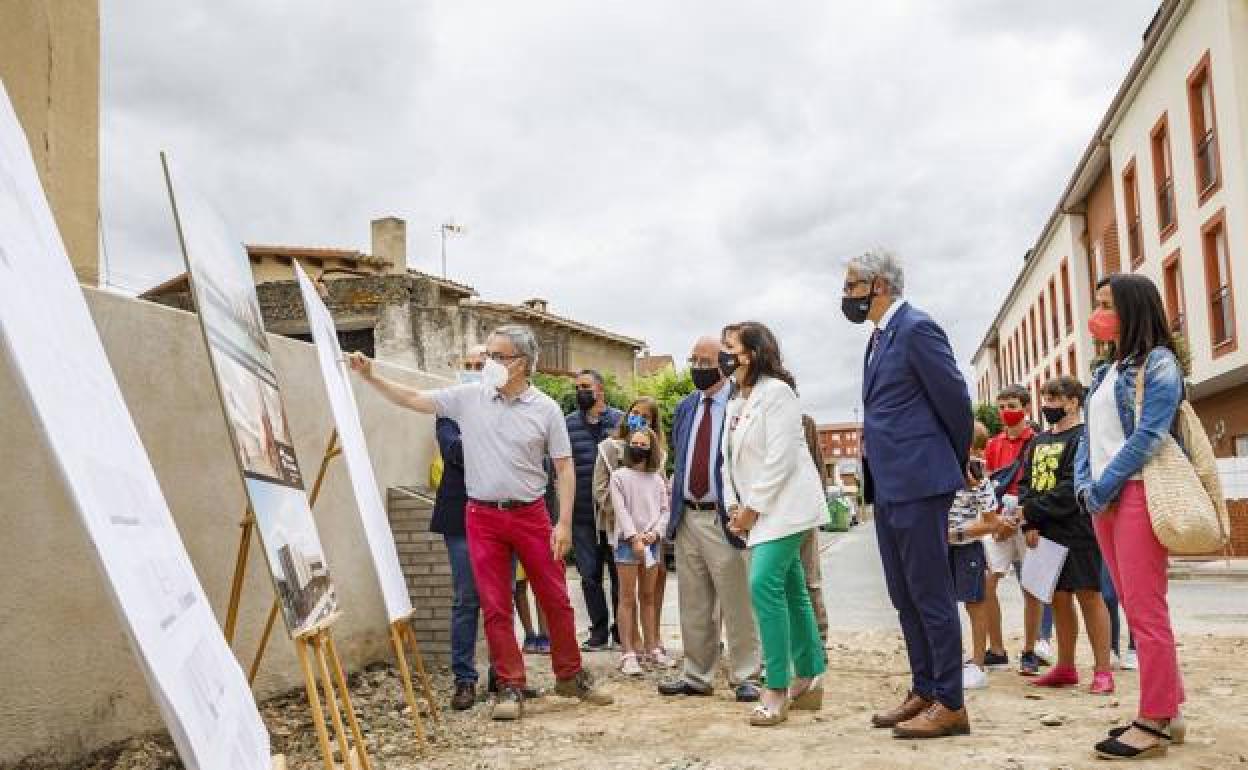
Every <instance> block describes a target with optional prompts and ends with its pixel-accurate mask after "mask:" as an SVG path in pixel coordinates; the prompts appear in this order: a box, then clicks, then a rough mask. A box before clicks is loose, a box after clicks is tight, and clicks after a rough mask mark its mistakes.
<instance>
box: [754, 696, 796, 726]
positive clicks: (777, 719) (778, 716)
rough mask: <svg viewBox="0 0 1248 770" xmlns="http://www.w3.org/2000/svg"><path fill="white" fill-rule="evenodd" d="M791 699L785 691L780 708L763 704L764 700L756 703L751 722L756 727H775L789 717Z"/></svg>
mask: <svg viewBox="0 0 1248 770" xmlns="http://www.w3.org/2000/svg"><path fill="white" fill-rule="evenodd" d="M791 703H792V701H790V700H789V696H788V693H787V692H786V693H785V696H784V700H783V701H781V703H780V707H779V708H778V709H772V708H769V707H768V706H765V705H763V702H762V701H759V702H758V703H756V704H754V709H753V710H752V711H751V712H750V724H751V725H753V726H754V727H774V726H775V725H778V724H780V723H781V722H784V721H785V720H787V719H788V718H789V705H790V704H791Z"/></svg>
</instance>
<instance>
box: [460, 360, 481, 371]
mask: <svg viewBox="0 0 1248 770" xmlns="http://www.w3.org/2000/svg"><path fill="white" fill-rule="evenodd" d="M484 367H485V364H483V363H481V362H480V361H467V362H465V363H464V371H465V372H479V371H481V370H482V369H483V368H484Z"/></svg>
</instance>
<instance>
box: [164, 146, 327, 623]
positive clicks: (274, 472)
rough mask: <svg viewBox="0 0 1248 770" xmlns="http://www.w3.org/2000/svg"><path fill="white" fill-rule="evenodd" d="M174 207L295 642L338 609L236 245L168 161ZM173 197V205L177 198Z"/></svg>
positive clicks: (245, 262) (243, 254) (211, 356)
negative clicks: (298, 637) (297, 637)
mask: <svg viewBox="0 0 1248 770" xmlns="http://www.w3.org/2000/svg"><path fill="white" fill-rule="evenodd" d="M166 163H167V164H168V165H167V168H168V179H167V181H168V184H169V193H170V197H171V203H172V204H173V206H174V213H175V215H176V218H177V223H178V227H179V232H180V235H181V239H182V248H183V256H184V257H185V258H186V267H187V270H188V271H189V272H190V276H191V289H192V292H193V294H194V296H195V307H196V309H197V310H198V311H199V322H200V324H201V325H202V326H203V330H204V338H205V340H206V342H207V345H208V360H209V361H210V362H211V363H212V371H213V374H214V376H215V377H216V381H217V388H218V391H219V392H220V394H221V404H222V407H223V409H224V411H225V421H226V425H227V427H228V428H229V431H230V438H231V440H232V441H233V443H234V449H235V454H236V458H237V460H238V463H239V471H240V472H241V474H242V476H243V484H244V486H245V487H246V491H247V496H248V499H249V500H250V502H251V510H252V511H253V512H254V513H255V516H256V529H257V531H258V532H259V534H260V543H261V544H262V545H263V547H264V554H265V558H266V562H267V564H268V566H269V572H270V574H271V575H272V577H273V585H274V591H276V593H277V597H278V599H279V601H280V604H281V608H282V620H283V621H284V622H285V625H286V630H287V632H288V633H289V634H290V635H291V636H292V637H293V636H298V635H299V634H300V633H302V632H304V631H306V630H308V629H309V628H311V627H313V626H314V625H316V623H317V622H319V621H320V620H322V619H324V618H326V617H328V616H329V615H330V614H332V613H333V612H334V610H336V609H337V607H338V595H337V591H336V590H335V588H334V583H333V579H332V576H331V574H330V571H329V564H328V562H327V561H326V559H325V549H324V547H323V546H322V545H321V537H320V533H319V532H317V529H316V521H315V519H313V518H312V509H311V508H310V507H309V506H308V496H307V494H306V493H305V491H304V486H303V473H302V471H301V470H300V468H299V460H298V458H297V457H296V456H295V449H294V440H293V438H292V437H291V433H290V425H289V423H288V421H287V419H286V406H285V403H284V402H283V401H282V393H281V389H280V387H279V384H278V381H277V373H276V371H275V369H274V366H273V356H272V354H271V353H270V352H269V343H268V339H267V338H266V337H265V334H264V319H263V318H262V316H261V314H260V302H259V300H258V299H257V298H256V285H255V279H254V278H253V277H252V272H251V262H250V260H249V259H248V258H247V250H246V248H245V247H244V246H243V243H242V241H240V240H238V239H237V238H234V237H233V235H232V234H231V233H230V228H229V227H228V226H227V225H226V223H225V222H224V220H222V219H221V217H220V216H219V215H218V214H217V212H216V210H215V209H214V208H213V206H212V205H211V204H209V203H208V202H207V201H206V200H204V199H203V198H202V197H200V196H199V195H198V194H197V193H196V191H195V190H194V188H193V187H192V186H190V185H188V184H186V183H185V181H184V180H183V178H182V177H180V176H179V175H178V174H177V173H176V169H175V168H174V166H173V164H172V163H170V162H169V161H167V160H166ZM175 193H176V197H175Z"/></svg>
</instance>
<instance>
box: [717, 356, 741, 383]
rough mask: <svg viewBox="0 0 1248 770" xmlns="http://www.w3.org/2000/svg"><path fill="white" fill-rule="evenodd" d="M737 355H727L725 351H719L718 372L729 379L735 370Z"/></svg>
mask: <svg viewBox="0 0 1248 770" xmlns="http://www.w3.org/2000/svg"><path fill="white" fill-rule="evenodd" d="M737 366H738V362H737V354H736V353H729V352H728V351H726V350H721V351H719V370H720V371H721V372H723V373H724V376H725V377H731V376H732V373H733V372H735V371H736V370H737Z"/></svg>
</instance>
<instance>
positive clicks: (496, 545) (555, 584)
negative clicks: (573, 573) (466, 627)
mask: <svg viewBox="0 0 1248 770" xmlns="http://www.w3.org/2000/svg"><path fill="white" fill-rule="evenodd" d="M465 525H466V527H467V533H468V555H469V557H470V558H471V559H472V574H473V576H474V577H475V578H476V582H477V596H478V597H479V599H480V601H481V611H482V613H483V614H484V616H485V638H486V641H487V642H488V643H489V647H490V662H491V663H492V664H493V666H494V673H495V674H496V675H497V676H498V682H499V685H500V686H504V685H505V686H508V687H524V684H525V681H524V655H523V654H522V653H521V652H520V645H519V644H518V643H517V642H516V621H515V610H514V604H513V598H512V590H513V588H514V586H515V574H514V572H513V570H512V561H511V560H512V555H513V554H514V555H515V556H516V557H517V558H518V559H519V560H520V564H521V565H523V566H524V572H525V575H526V576H527V578H528V581H529V585H531V586H533V593H534V594H535V595H536V596H537V603H538V604H539V605H540V606H541V610H542V612H544V613H546V626H547V628H548V630H549V631H550V652H551V665H552V667H553V668H554V670H555V677H556V678H558V679H571V678H572V677H574V676H576V675H577V673H578V672H580V670H581V649H580V647H579V646H578V645H577V641H576V619H575V617H574V615H573V614H572V602H571V601H569V600H568V584H567V581H566V580H565V578H564V569H563V563H562V562H559V561H557V560H556V559H555V558H554V557H553V556H552V555H551V552H550V534H551V525H550V514H549V513H547V511H546V502H545V501H544V500H537V501H535V502H534V503H533V504H532V505H528V506H525V507H523V508H509V509H507V510H503V509H500V508H494V507H491V506H485V505H479V504H477V503H474V502H471V501H469V503H468V509H467V515H466V517H465Z"/></svg>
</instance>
